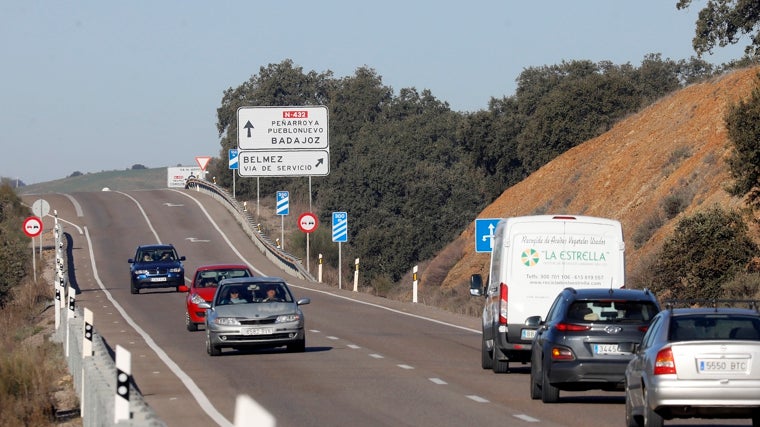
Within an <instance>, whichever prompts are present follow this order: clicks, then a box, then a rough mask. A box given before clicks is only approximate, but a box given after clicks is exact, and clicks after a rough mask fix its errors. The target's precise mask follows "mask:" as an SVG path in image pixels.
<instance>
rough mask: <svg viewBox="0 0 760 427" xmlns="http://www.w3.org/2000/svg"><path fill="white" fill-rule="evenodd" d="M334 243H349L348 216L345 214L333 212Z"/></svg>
mask: <svg viewBox="0 0 760 427" xmlns="http://www.w3.org/2000/svg"><path fill="white" fill-rule="evenodd" d="M332 241H333V242H336V243H338V242H347V241H348V214H347V213H345V212H333V214H332Z"/></svg>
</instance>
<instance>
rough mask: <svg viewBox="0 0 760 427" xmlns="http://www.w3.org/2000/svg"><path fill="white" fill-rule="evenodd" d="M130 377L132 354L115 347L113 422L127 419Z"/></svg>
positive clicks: (117, 346)
mask: <svg viewBox="0 0 760 427" xmlns="http://www.w3.org/2000/svg"><path fill="white" fill-rule="evenodd" d="M131 375H132V354H131V353H130V352H129V351H128V350H127V349H125V348H124V347H122V346H120V345H118V344H117V345H116V395H115V398H114V408H113V409H114V411H113V421H114V423H115V424H118V423H119V421H121V420H128V419H129V378H130V376H131Z"/></svg>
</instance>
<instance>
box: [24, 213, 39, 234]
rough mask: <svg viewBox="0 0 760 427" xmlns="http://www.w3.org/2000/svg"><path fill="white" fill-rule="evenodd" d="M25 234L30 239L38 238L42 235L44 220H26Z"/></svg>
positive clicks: (32, 217)
mask: <svg viewBox="0 0 760 427" xmlns="http://www.w3.org/2000/svg"><path fill="white" fill-rule="evenodd" d="M24 233H25V234H26V235H27V236H29V237H37V236H39V235H40V234H41V233H42V220H41V219H39V218H37V217H36V216H30V217H29V218H27V219H25V220H24Z"/></svg>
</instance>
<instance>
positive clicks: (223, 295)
mask: <svg viewBox="0 0 760 427" xmlns="http://www.w3.org/2000/svg"><path fill="white" fill-rule="evenodd" d="M310 302H311V301H310V300H309V298H302V299H299V300H296V299H295V298H294V297H293V294H292V293H291V291H290V289H289V288H288V285H287V284H286V283H285V281H284V280H283V279H280V278H277V277H241V278H235V279H227V280H222V281H221V282H220V283H219V286H218V287H217V289H216V293H215V294H214V299H213V301H212V302H211V303H206V302H204V303H200V304H198V307H199V308H205V309H206V351H207V352H208V354H209V355H211V356H218V355H220V354H221V353H222V349H223V348H233V349H244V348H262V347H280V346H287V349H288V351H291V352H303V351H305V350H306V333H305V332H304V315H303V312H302V311H301V308H300V306H301V305H304V304H309V303H310Z"/></svg>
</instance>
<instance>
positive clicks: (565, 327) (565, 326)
mask: <svg viewBox="0 0 760 427" xmlns="http://www.w3.org/2000/svg"><path fill="white" fill-rule="evenodd" d="M554 329H556V330H558V331H560V332H583V331H588V330H590V329H591V326H589V325H577V324H575V323H564V322H560V323H557V324H556V325H554Z"/></svg>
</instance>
